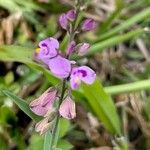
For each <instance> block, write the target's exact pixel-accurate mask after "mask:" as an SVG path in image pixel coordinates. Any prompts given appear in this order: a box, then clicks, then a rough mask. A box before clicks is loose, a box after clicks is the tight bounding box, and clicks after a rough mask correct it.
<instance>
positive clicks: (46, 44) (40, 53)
mask: <svg viewBox="0 0 150 150" xmlns="http://www.w3.org/2000/svg"><path fill="white" fill-rule="evenodd" d="M58 48H59V42H58V41H57V39H54V38H52V37H50V38H47V39H45V40H42V41H41V42H40V43H39V48H37V49H36V52H35V58H36V59H38V60H41V61H42V62H44V63H45V64H48V62H49V59H51V58H53V57H55V56H56V55H57V53H58V52H57V49H58Z"/></svg>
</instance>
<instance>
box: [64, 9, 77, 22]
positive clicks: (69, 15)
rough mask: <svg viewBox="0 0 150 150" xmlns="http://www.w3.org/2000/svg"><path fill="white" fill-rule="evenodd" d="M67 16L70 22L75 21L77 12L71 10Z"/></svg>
mask: <svg viewBox="0 0 150 150" xmlns="http://www.w3.org/2000/svg"><path fill="white" fill-rule="evenodd" d="M66 16H67V19H68V20H69V21H74V20H75V18H76V11H75V10H70V11H68V12H67V14H66Z"/></svg>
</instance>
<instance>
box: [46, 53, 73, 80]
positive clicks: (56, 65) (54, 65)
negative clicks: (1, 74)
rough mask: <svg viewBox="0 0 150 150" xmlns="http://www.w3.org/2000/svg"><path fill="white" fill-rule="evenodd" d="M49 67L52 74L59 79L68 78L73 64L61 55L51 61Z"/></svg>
mask: <svg viewBox="0 0 150 150" xmlns="http://www.w3.org/2000/svg"><path fill="white" fill-rule="evenodd" d="M48 66H49V68H50V70H51V72H52V73H53V74H54V75H55V76H56V77H58V78H67V77H68V76H69V75H70V72H71V62H70V61H69V60H68V59H65V58H63V57H62V56H60V55H58V56H57V57H55V58H53V59H50V61H49V64H48Z"/></svg>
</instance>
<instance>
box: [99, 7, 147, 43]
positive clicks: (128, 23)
mask: <svg viewBox="0 0 150 150" xmlns="http://www.w3.org/2000/svg"><path fill="white" fill-rule="evenodd" d="M148 17H150V7H148V8H147V9H144V10H143V11H142V12H139V13H137V14H136V15H133V17H131V18H129V19H128V20H125V21H124V22H122V23H121V24H119V25H118V26H116V27H114V28H112V29H111V30H110V31H109V32H107V33H105V34H103V35H100V37H99V40H103V39H106V38H109V37H111V36H112V35H114V34H116V33H118V32H120V31H123V30H125V29H128V28H129V27H130V26H132V25H134V24H135V23H137V22H139V21H142V20H143V19H145V18H148Z"/></svg>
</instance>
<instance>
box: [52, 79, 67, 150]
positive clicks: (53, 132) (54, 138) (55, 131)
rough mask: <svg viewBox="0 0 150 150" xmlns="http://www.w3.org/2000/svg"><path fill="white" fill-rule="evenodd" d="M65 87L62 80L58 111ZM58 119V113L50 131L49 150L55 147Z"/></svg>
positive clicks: (64, 81)
mask: <svg viewBox="0 0 150 150" xmlns="http://www.w3.org/2000/svg"><path fill="white" fill-rule="evenodd" d="M65 87H66V79H64V80H63V83H62V90H61V96H60V99H59V102H58V109H59V107H60V104H61V103H62V101H63V98H64V95H65V90H66V89H65ZM59 118H60V116H59V113H58V114H57V116H56V121H55V124H54V128H53V131H52V140H51V145H50V150H53V149H54V148H55V147H56V144H57V141H56V140H57V139H56V133H57V129H58V124H59Z"/></svg>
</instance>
